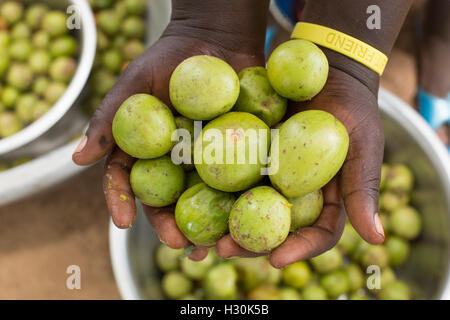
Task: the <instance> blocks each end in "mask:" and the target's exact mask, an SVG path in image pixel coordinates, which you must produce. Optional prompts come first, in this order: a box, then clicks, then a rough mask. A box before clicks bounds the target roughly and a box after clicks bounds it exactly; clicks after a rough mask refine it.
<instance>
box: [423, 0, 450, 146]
mask: <svg viewBox="0 0 450 320" xmlns="http://www.w3.org/2000/svg"><path fill="white" fill-rule="evenodd" d="M426 10H427V11H426V15H425V19H424V25H423V38H422V43H421V50H420V53H421V54H420V86H421V88H422V89H423V90H424V91H426V92H427V93H430V94H432V95H434V96H436V97H440V98H447V97H448V95H449V94H450V1H449V0H430V1H429V2H428V4H427V7H426ZM449 108H450V102H449ZM449 131H450V130H449V125H448V123H447V125H443V126H441V127H440V128H439V129H438V135H439V137H440V138H441V140H443V141H444V143H446V144H447V145H448V144H449V136H450V135H449Z"/></svg>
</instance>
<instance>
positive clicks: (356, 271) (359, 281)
mask: <svg viewBox="0 0 450 320" xmlns="http://www.w3.org/2000/svg"><path fill="white" fill-rule="evenodd" d="M344 271H345V272H346V273H347V277H348V283H349V287H350V291H356V290H358V289H361V288H362V287H363V286H364V282H365V275H364V273H363V272H362V270H361V268H360V267H359V266H358V265H356V264H354V263H351V264H349V265H348V266H347V267H345V269H344Z"/></svg>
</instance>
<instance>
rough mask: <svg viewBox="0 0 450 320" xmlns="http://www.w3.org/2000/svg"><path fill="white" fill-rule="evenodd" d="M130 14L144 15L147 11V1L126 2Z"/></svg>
mask: <svg viewBox="0 0 450 320" xmlns="http://www.w3.org/2000/svg"><path fill="white" fill-rule="evenodd" d="M124 3H125V8H126V9H127V13H128V14H132V15H144V14H145V13H146V10H147V6H146V3H145V0H124Z"/></svg>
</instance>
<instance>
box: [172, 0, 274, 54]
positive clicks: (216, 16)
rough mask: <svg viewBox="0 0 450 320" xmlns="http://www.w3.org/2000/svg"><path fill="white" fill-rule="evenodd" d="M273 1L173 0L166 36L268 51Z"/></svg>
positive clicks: (231, 48) (238, 48) (248, 51)
mask: <svg viewBox="0 0 450 320" xmlns="http://www.w3.org/2000/svg"><path fill="white" fill-rule="evenodd" d="M268 6H269V0H209V1H204V0H172V16H171V21H170V23H169V25H168V27H167V28H166V30H165V32H164V35H163V36H183V37H189V38H197V39H200V40H203V41H206V42H209V43H212V44H214V45H217V46H219V47H223V48H224V49H227V50H230V51H235V52H241V53H249V54H253V53H256V52H257V53H259V52H263V50H264V41H265V33H266V26H267V12H268Z"/></svg>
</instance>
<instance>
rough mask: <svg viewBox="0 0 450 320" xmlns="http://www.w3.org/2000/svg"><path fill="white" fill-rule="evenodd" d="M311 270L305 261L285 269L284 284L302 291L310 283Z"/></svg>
mask: <svg viewBox="0 0 450 320" xmlns="http://www.w3.org/2000/svg"><path fill="white" fill-rule="evenodd" d="M310 279H311V269H310V268H309V266H308V264H307V263H306V262H305V261H300V262H295V263H293V264H291V265H289V266H287V267H286V268H284V269H283V282H284V284H286V285H288V286H290V287H293V288H297V289H301V288H303V287H304V286H306V284H307V283H308V282H309V281H310Z"/></svg>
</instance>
